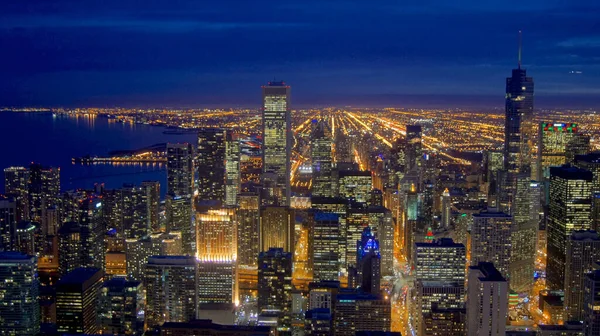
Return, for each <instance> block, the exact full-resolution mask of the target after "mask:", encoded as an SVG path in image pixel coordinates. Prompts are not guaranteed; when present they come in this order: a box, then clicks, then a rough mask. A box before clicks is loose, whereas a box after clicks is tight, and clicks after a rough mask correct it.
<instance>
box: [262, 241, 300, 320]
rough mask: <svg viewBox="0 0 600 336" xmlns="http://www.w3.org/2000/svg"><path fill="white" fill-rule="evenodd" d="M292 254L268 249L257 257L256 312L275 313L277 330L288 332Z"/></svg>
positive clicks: (279, 249)
mask: <svg viewBox="0 0 600 336" xmlns="http://www.w3.org/2000/svg"><path fill="white" fill-rule="evenodd" d="M291 295H292V253H290V252H285V251H284V250H283V249H281V248H270V249H269V250H268V251H266V252H261V253H260V254H259V256H258V311H259V313H275V314H277V316H278V317H279V318H278V319H279V322H278V329H280V330H282V331H285V330H289V327H290V325H289V319H290V313H291V308H292V296H291Z"/></svg>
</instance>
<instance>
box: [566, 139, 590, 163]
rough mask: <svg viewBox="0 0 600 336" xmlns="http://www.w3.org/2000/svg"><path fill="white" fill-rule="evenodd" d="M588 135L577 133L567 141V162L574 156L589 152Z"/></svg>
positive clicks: (572, 159) (571, 161) (573, 158)
mask: <svg viewBox="0 0 600 336" xmlns="http://www.w3.org/2000/svg"><path fill="white" fill-rule="evenodd" d="M590 141H591V139H590V136H589V135H583V134H577V135H575V136H574V137H573V139H571V141H569V143H567V151H566V152H567V163H573V161H574V160H575V156H577V155H585V154H588V153H589V152H590Z"/></svg>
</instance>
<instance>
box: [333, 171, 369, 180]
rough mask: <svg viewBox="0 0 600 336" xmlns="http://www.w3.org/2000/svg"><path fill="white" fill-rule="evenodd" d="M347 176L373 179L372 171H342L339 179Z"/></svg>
mask: <svg viewBox="0 0 600 336" xmlns="http://www.w3.org/2000/svg"><path fill="white" fill-rule="evenodd" d="M346 176H363V177H367V176H368V177H371V171H369V170H364V171H363V170H340V171H339V177H340V178H342V177H346Z"/></svg>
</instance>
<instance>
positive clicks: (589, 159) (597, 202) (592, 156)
mask: <svg viewBox="0 0 600 336" xmlns="http://www.w3.org/2000/svg"><path fill="white" fill-rule="evenodd" d="M573 165H574V166H576V167H578V168H581V169H585V170H589V171H591V172H592V175H593V177H594V181H593V183H592V193H593V195H592V229H593V230H596V231H598V230H599V229H600V152H593V153H589V154H587V155H576V156H575V159H574V162H573Z"/></svg>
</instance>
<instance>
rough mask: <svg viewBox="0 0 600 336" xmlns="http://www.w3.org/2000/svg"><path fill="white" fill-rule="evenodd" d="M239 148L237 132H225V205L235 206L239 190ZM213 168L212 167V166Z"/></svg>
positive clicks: (240, 182)
mask: <svg viewBox="0 0 600 336" xmlns="http://www.w3.org/2000/svg"><path fill="white" fill-rule="evenodd" d="M240 161H241V149H240V140H239V139H238V135H237V134H231V133H227V141H226V142H225V205H226V206H231V207H233V206H237V205H238V194H239V193H240V191H241V186H242V185H241V184H242V181H241V171H240ZM212 169H214V167H213V168H212Z"/></svg>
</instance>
